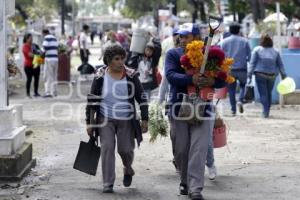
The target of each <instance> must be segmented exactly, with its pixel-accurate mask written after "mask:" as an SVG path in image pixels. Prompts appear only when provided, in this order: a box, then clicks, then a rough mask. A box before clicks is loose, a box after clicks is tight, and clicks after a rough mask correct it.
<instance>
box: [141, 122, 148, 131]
mask: <svg viewBox="0 0 300 200" xmlns="http://www.w3.org/2000/svg"><path fill="white" fill-rule="evenodd" d="M141 128H142V133H147V132H148V121H145V120H143V121H142V124H141Z"/></svg>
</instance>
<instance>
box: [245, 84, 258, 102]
mask: <svg viewBox="0 0 300 200" xmlns="http://www.w3.org/2000/svg"><path fill="white" fill-rule="evenodd" d="M254 99H255V95H254V86H252V85H247V86H246V88H245V96H244V100H245V101H246V102H252V101H254Z"/></svg>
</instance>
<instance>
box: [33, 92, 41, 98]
mask: <svg viewBox="0 0 300 200" xmlns="http://www.w3.org/2000/svg"><path fill="white" fill-rule="evenodd" d="M33 96H34V97H40V96H41V95H40V94H39V93H35V94H34V95H33Z"/></svg>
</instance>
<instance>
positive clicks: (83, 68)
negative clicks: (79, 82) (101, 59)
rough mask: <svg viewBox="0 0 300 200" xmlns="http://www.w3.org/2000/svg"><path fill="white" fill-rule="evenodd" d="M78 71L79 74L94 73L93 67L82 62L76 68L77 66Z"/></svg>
mask: <svg viewBox="0 0 300 200" xmlns="http://www.w3.org/2000/svg"><path fill="white" fill-rule="evenodd" d="M77 70H78V71H80V74H82V75H83V74H93V73H95V68H94V67H93V66H92V65H90V64H88V63H84V64H82V65H80V66H79V67H78V68H77Z"/></svg>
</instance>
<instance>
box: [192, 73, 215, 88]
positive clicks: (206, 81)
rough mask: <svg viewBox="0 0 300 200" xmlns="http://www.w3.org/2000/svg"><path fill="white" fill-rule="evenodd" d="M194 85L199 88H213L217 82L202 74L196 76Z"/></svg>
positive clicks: (194, 76)
mask: <svg viewBox="0 0 300 200" xmlns="http://www.w3.org/2000/svg"><path fill="white" fill-rule="evenodd" d="M193 83H194V85H196V86H199V87H211V86H213V85H214V84H215V80H214V79H213V78H210V77H205V76H203V75H201V74H194V75H193Z"/></svg>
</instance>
